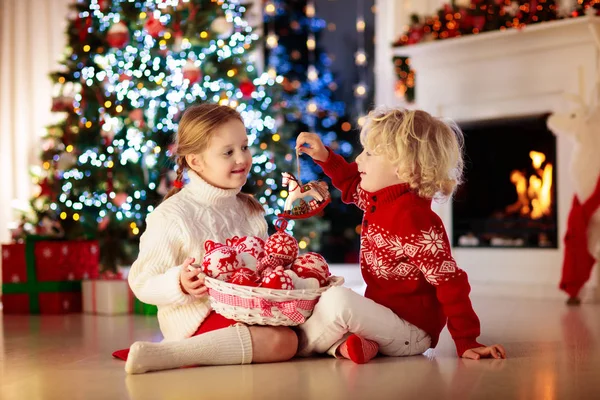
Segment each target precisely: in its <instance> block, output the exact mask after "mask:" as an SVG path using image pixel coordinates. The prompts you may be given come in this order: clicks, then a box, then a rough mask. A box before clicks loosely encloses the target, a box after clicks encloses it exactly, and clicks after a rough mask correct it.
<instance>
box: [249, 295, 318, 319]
mask: <svg viewBox="0 0 600 400" xmlns="http://www.w3.org/2000/svg"><path fill="white" fill-rule="evenodd" d="M259 304H260V309H261V310H262V312H261V315H262V316H263V317H272V316H273V313H272V312H271V308H272V307H275V308H277V309H279V311H281V313H282V314H283V315H285V316H286V317H288V318H289V319H291V320H292V321H294V322H296V323H298V324H302V323H304V321H306V318H304V315H302V314H300V312H299V311H298V300H290V301H280V302H274V301H269V300H265V299H263V298H261V299H259Z"/></svg>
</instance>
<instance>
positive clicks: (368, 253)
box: [361, 224, 462, 285]
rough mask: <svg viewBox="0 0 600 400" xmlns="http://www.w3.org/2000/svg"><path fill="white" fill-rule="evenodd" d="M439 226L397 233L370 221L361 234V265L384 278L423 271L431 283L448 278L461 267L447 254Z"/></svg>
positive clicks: (411, 275)
mask: <svg viewBox="0 0 600 400" xmlns="http://www.w3.org/2000/svg"><path fill="white" fill-rule="evenodd" d="M442 229H443V228H442V227H431V229H430V230H429V231H421V233H420V234H418V235H415V234H411V235H410V236H404V237H400V236H398V235H394V234H392V233H391V232H389V231H387V230H385V229H383V228H381V227H379V226H377V225H375V224H371V225H370V226H369V228H368V230H367V232H366V234H363V235H362V237H361V247H362V255H363V257H364V261H365V262H363V263H361V264H362V268H363V269H367V270H368V271H369V272H370V273H371V274H372V275H373V276H375V277H377V278H381V279H387V280H418V279H419V276H420V274H423V275H424V276H425V279H427V281H428V282H429V283H431V284H432V285H438V284H439V283H440V282H442V281H448V280H450V279H451V278H453V277H454V276H456V275H459V274H460V273H461V272H462V270H460V269H458V268H457V267H456V262H455V261H454V260H453V259H452V256H451V255H450V249H449V248H448V245H447V244H446V243H445V242H444V239H443V238H444V236H443V231H442ZM409 260H410V261H409Z"/></svg>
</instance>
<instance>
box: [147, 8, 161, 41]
mask: <svg viewBox="0 0 600 400" xmlns="http://www.w3.org/2000/svg"><path fill="white" fill-rule="evenodd" d="M144 29H145V30H146V32H148V35H150V36H152V37H153V38H154V39H156V38H157V37H159V36H160V34H161V32H162V31H163V30H164V29H165V27H164V26H163V24H162V23H161V22H160V20H159V19H157V18H154V14H150V16H149V17H148V19H147V20H146V23H145V24H144Z"/></svg>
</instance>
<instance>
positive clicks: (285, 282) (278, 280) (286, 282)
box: [260, 267, 294, 290]
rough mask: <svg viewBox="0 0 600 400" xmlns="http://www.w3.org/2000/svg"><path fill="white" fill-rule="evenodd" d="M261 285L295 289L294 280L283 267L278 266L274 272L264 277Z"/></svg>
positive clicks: (270, 287)
mask: <svg viewBox="0 0 600 400" xmlns="http://www.w3.org/2000/svg"><path fill="white" fill-rule="evenodd" d="M260 286H262V287H264V288H269V289H280V290H293V289H294V282H292V278H290V277H289V276H288V275H287V274H286V273H285V270H284V269H283V267H277V268H275V270H274V271H273V272H271V273H270V274H269V275H267V276H266V277H265V278H263V280H262V282H261V283H260Z"/></svg>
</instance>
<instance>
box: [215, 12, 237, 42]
mask: <svg viewBox="0 0 600 400" xmlns="http://www.w3.org/2000/svg"><path fill="white" fill-rule="evenodd" d="M210 29H211V30H212V31H213V32H215V33H216V34H217V37H218V38H219V39H227V38H228V37H230V36H231V34H232V33H233V24H232V23H231V22H229V21H227V18H225V17H217V18H215V20H214V21H213V22H212V23H211V24H210Z"/></svg>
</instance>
